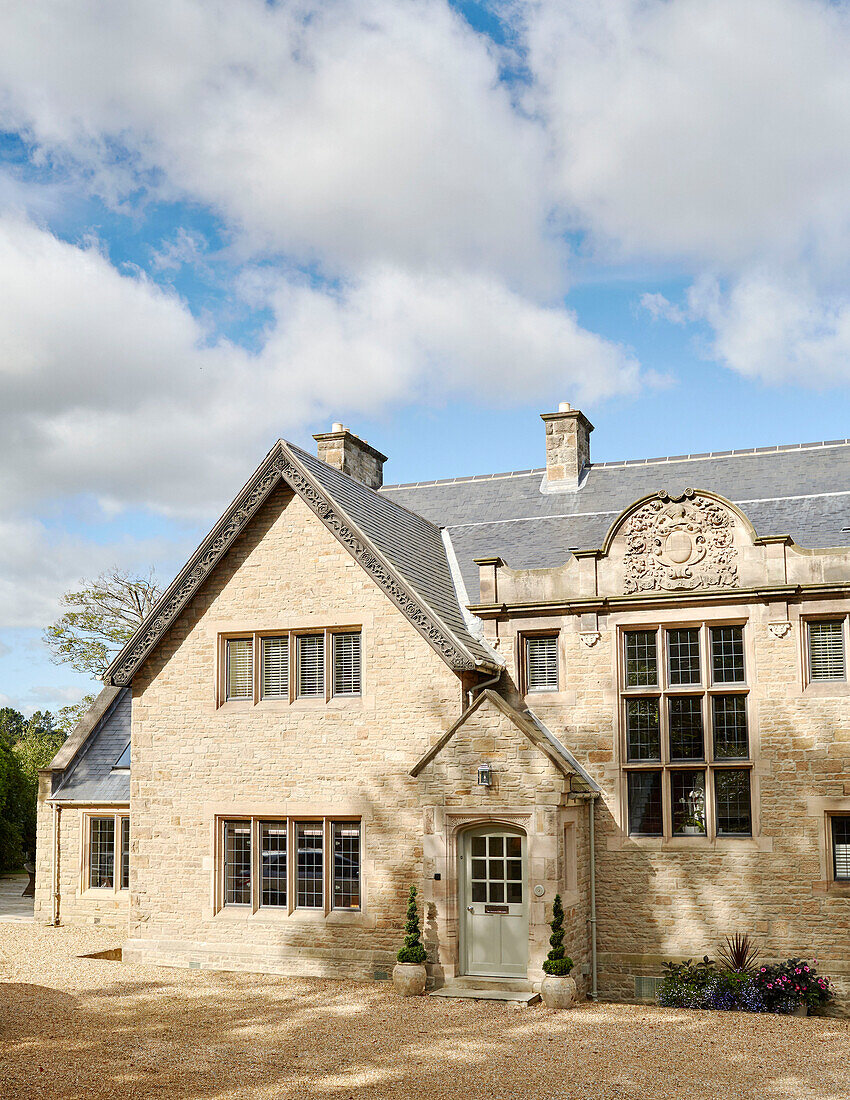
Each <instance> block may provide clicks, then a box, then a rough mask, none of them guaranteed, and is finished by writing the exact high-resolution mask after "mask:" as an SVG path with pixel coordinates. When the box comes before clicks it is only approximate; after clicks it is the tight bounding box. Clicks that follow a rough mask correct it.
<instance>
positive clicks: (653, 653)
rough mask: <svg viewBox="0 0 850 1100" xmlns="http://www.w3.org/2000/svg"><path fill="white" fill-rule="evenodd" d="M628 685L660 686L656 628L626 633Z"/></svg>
mask: <svg viewBox="0 0 850 1100" xmlns="http://www.w3.org/2000/svg"><path fill="white" fill-rule="evenodd" d="M624 644H625V647H626V687H657V686H658V650H657V640H656V632H655V631H654V630H629V631H627V632H626V634H625V643H624Z"/></svg>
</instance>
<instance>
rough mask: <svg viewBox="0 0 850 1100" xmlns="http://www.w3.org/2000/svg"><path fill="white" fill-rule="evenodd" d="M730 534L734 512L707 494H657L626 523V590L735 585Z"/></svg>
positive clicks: (733, 547)
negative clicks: (672, 495)
mask: <svg viewBox="0 0 850 1100" xmlns="http://www.w3.org/2000/svg"><path fill="white" fill-rule="evenodd" d="M734 532H735V519H734V516H733V515H732V514H731V513H730V512H729V511H728V510H727V509H726V508H724V507H723V506H722V505H721V504H718V503H717V501H715V500H712V499H711V498H710V497H705V496H701V495H699V494H697V493H695V492H694V490H693V489H686V490H685V492H684V493H683V494H682V496H680V497H671V496H669V494H667V493H666V492H663V491H662V492H659V493H658V494H657V496H656V498H655V499H653V500H650V501H647V502H646V504H643V505H641V507H640V508H638V509H637V511H636V512H634V513H633V515H632V516H630V517H629V519H628V520H627V522H626V524H625V536H626V553H625V558H624V563H623V565H624V571H623V588H624V591H625V592H626V593H632V592H653V591H659V590H660V591H664V592H676V591H679V590H688V589H692V588H701V587H704V588H736V587H737V585H738V565H737V553H738V552H737V550H736V549H735V543H734Z"/></svg>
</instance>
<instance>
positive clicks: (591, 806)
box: [587, 795, 599, 1003]
mask: <svg viewBox="0 0 850 1100" xmlns="http://www.w3.org/2000/svg"><path fill="white" fill-rule="evenodd" d="M598 797H599V796H598V795H597V796H596V797H595V798H589V799H588V800H587V832H588V844H589V847H590V983H591V984H590V996H591V999H592V1000H593V1001H594V1003H595V1002H596V1001H598V1000H599V983H598V977H599V971H598V966H597V962H596V799H597V798H598Z"/></svg>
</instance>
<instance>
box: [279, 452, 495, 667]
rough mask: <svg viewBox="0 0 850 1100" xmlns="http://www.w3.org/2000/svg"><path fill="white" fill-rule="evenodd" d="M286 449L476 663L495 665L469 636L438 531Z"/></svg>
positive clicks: (343, 476) (313, 460) (311, 458)
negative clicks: (352, 521)
mask: <svg viewBox="0 0 850 1100" xmlns="http://www.w3.org/2000/svg"><path fill="white" fill-rule="evenodd" d="M287 447H288V449H289V450H290V451H291V452H292V453H293V454H294V455H295V457H296V458H297V459H298V460H299V462H300V463H301V464H302V465H303V466H304V467H305V469H306V470H307V472H308V473H309V474H310V475H311V476H312V477H313V478H315V480H316V481H318V482H319V483H320V484H321V485H322V487H323V488H324V489H325V491H326V492H327V493H328V494H329V496H330V497H331V498H332V499H333V500H335V501H337V502H338V504H339V505H340V506H341V508H342V509H343V511H344V512H345V513H346V514H347V515H348V516H349V517H350V518H351V519H352V520H354V522H355V523H356V524H357V526H358V527H359V528H360V530H361V531H362V532H363V534H364V535H365V536H366V537H367V538H368V539H369V540H370V541H371V542H372V543H373V545H374V546H375V547H376V548H377V549H378V550H379V551H380V552H381V554H383V555H384V557H385V558H386V559H387V561H388V562H390V564H391V565H392V566H393V567H394V568H395V570H396V571H397V572H398V573H399V574H400V575H401V576H402V577H403V578H404V580H405V581H407V583H408V584H409V585H410V586H411V588H413V589H414V590H415V591H416V592H417V593H418V595H419V596H420V597H421V598H422V600H423V602H424V603H425V604H426V605H427V606H428V607H430V608H431V609H432V610H433V611H434V612H436V614H437V616H438V617H439V618H440V619H441V620H442V621H443V623H445V625H446V626H447V627H448V628H449V630H450V631H451V632H452V633H453V634H454V635H455V637H456V638H458V639H459V641H460V642H461V643H462V644H463V645H464V647H465V648H466V649H467V650H468V651H469V652H470V653H471V654H472V655H473V656H474V657H475V658H476V660H477V661H481V662H483V663H484V664H487V665H494V664H497V663H498V661H497V660H496V659H495V658H494V654H493V652H492V650H490V649H489V648H488V647H487V646H485V645H482V643H481V641H480V640H479V639H478V638H477V637H475V636H474V635H473V634H472V633H471V632H470V627H469V625H468V623H467V620H466V618H465V617H464V615H463V612H462V610H461V606H460V602H459V598H458V593H457V591H456V590H455V586H454V583H453V581H452V573H451V567H450V565H449V561H448V557H447V554H446V547H445V544H444V542H443V537H442V535H441V533H440V528H439V527H438V526H436V525H435V524H433V523H431V522H430V521H429V520H427V519H425V518H423V517H422V516H421V515H418V514H416V513H415V512H412V511H409V510H408V509H407V508H405V507H403V506H402V503H401V502H400V501H396V500H394V499H393V498H392V497H390V496H382V495H381V494H379V493H376V492H375V491H374V490H373V489H370V488H368V487H367V486H366V485H362V484H361V483H360V482H359V481H355V480H354V478H351V477H349V476H348V475H347V474H343V473H341V472H340V471H339V470H337V469H335V467H333V466H329V465H328V464H327V463H326V462H322V461H321V460H320V459H318V458H316V456H315V455H311V454H309V453H308V452H307V451H302V450H301V448H300V447H296V446H295V445H294V444H292V443H289V444H287Z"/></svg>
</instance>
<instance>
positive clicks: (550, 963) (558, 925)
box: [543, 894, 573, 977]
mask: <svg viewBox="0 0 850 1100" xmlns="http://www.w3.org/2000/svg"><path fill="white" fill-rule="evenodd" d="M550 927H551V929H552V935H551V936H550V937H549V946H550V947H551V948H552V950H551V951H550V952H549V954H548V955H547V956H546V958H545V959H544V960H543V970H544V973H546V974H553V975H557V976H559V977H563V975H565V974H569V972H570V971H571V970H572V968H573V960H572V959H571V958H570V957H569V955H567V954H566V953H565V951H564V907H563V905H562V904H561V895H560V894H556V895H555V900H554V902H553V903H552V923H551V925H550Z"/></svg>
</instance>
